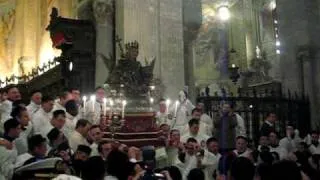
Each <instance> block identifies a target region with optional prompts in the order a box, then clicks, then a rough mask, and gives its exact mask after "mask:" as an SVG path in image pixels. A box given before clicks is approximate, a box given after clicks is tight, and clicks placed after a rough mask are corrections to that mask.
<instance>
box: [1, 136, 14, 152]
mask: <svg viewBox="0 0 320 180" xmlns="http://www.w3.org/2000/svg"><path fill="white" fill-rule="evenodd" d="M0 146H4V147H5V148H6V149H8V150H12V148H13V144H12V143H11V142H10V141H7V140H5V139H3V140H0Z"/></svg>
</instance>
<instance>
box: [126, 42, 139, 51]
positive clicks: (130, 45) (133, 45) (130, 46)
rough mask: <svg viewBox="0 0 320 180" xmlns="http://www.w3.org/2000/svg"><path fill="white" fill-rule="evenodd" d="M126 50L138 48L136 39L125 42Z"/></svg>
mask: <svg viewBox="0 0 320 180" xmlns="http://www.w3.org/2000/svg"><path fill="white" fill-rule="evenodd" d="M125 47H126V50H127V51H128V50H130V49H139V43H138V42H137V41H133V42H129V43H126V44H125Z"/></svg>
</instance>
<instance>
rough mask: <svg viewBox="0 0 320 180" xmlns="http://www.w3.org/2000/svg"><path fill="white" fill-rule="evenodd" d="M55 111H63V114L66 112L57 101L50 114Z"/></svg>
mask: <svg viewBox="0 0 320 180" xmlns="http://www.w3.org/2000/svg"><path fill="white" fill-rule="evenodd" d="M56 110H63V111H64V112H66V108H65V107H64V106H63V105H61V104H60V101H57V102H55V103H54V106H53V109H52V112H54V111H56Z"/></svg>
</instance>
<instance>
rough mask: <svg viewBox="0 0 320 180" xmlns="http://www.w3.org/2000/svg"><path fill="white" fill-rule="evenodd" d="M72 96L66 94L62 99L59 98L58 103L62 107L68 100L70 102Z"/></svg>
mask: <svg viewBox="0 0 320 180" xmlns="http://www.w3.org/2000/svg"><path fill="white" fill-rule="evenodd" d="M72 99H73V96H72V94H71V93H67V94H66V95H65V96H64V97H62V98H60V102H61V104H62V105H65V104H66V103H67V102H68V101H69V100H72Z"/></svg>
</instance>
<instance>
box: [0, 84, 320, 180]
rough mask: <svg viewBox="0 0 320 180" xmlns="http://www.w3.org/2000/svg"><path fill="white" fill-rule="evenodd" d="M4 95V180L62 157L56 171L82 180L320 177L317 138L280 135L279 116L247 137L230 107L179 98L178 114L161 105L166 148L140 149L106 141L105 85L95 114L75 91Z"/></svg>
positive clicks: (0, 167) (0, 171) (0, 148)
mask: <svg viewBox="0 0 320 180" xmlns="http://www.w3.org/2000/svg"><path fill="white" fill-rule="evenodd" d="M0 95H1V96H0V101H1V104H0V116H1V119H0V120H1V121H0V180H10V179H34V178H35V177H34V176H35V173H32V171H26V172H25V173H24V172H23V171H19V173H17V169H20V170H21V167H26V166H28V165H30V164H35V163H39V162H44V161H46V160H48V159H59V167H60V168H58V167H55V168H54V170H52V171H54V172H55V173H57V174H63V175H61V176H67V175H72V176H73V178H75V179H77V178H81V179H84V180H103V179H104V180H128V179H130V180H139V179H150V180H151V179H168V180H280V179H281V180H283V179H290V180H305V179H310V180H316V179H320V139H319V132H317V131H312V132H310V133H309V134H308V135H307V136H305V137H300V134H299V131H298V130H297V129H295V127H294V126H293V125H291V124H288V125H287V126H286V136H285V137H280V136H279V134H278V132H277V131H276V128H275V122H276V121H277V114H276V113H274V112H269V113H267V116H266V119H265V121H264V122H263V124H262V126H261V129H260V134H259V136H257V137H254V139H249V138H248V136H247V130H246V128H245V127H246V126H245V123H244V122H245V121H244V120H243V119H242V118H241V116H240V115H239V114H238V113H236V112H235V111H234V109H235V108H234V107H233V105H232V103H228V102H226V103H224V104H223V105H221V113H219V114H218V115H217V116H209V115H207V114H206V113H205V110H204V105H203V104H202V103H198V104H197V105H196V106H193V104H192V103H191V102H190V101H189V100H188V99H187V96H186V94H185V93H184V92H181V93H180V94H179V101H180V103H179V105H178V104H177V105H178V106H177V107H176V108H174V110H172V108H169V107H167V104H168V103H166V101H165V100H161V101H160V102H159V107H158V112H157V114H156V120H157V124H158V127H159V132H161V137H159V138H161V139H162V140H163V141H164V144H165V146H161V147H154V146H145V147H140V148H138V147H128V146H127V145H125V144H122V143H120V142H118V141H116V140H106V139H104V138H103V134H104V132H105V130H106V129H107V127H108V121H107V120H106V117H104V116H101V114H104V113H101V110H102V109H101V107H102V106H101V104H102V103H103V98H104V97H105V90H104V89H103V88H101V87H99V88H97V89H96V102H95V108H93V109H94V111H92V112H91V111H88V110H85V109H84V107H83V102H82V100H81V94H80V91H79V89H77V88H72V89H68V90H65V91H64V92H62V93H61V94H60V95H59V97H58V98H55V97H50V96H44V95H42V92H41V91H34V92H32V93H31V94H30V103H29V104H28V105H26V104H24V103H22V101H21V94H20V92H19V89H18V87H17V86H14V85H9V86H7V87H6V88H5V89H2V90H1V94H0ZM47 171H48V170H47ZM49 171H51V170H49ZM69 178H71V177H69Z"/></svg>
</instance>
